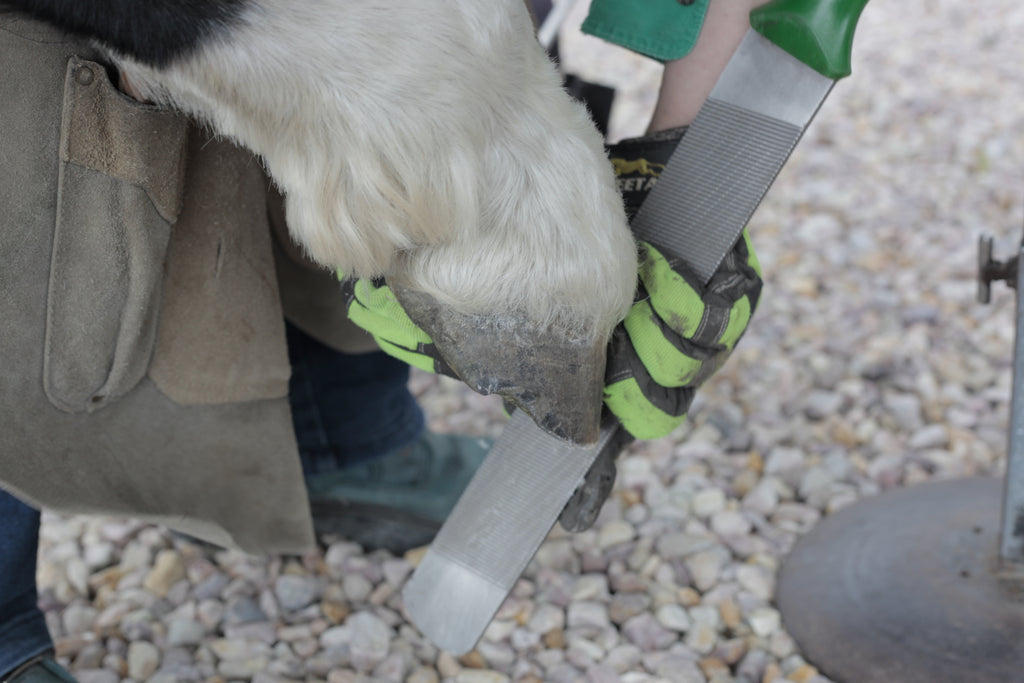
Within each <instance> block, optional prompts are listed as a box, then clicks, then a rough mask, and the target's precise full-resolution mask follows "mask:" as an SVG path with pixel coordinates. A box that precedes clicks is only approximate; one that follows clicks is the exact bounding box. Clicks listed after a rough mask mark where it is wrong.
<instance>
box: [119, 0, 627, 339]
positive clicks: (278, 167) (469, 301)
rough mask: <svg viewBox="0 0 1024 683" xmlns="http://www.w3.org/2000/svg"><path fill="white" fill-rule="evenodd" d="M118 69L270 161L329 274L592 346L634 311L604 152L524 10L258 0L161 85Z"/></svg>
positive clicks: (475, 4)
mask: <svg viewBox="0 0 1024 683" xmlns="http://www.w3.org/2000/svg"><path fill="white" fill-rule="evenodd" d="M120 64H121V65H122V67H123V68H124V70H125V73H126V74H127V76H128V79H129V81H130V82H131V83H132V84H133V86H134V87H135V88H137V89H138V90H139V91H140V92H141V93H142V95H143V96H145V97H148V98H150V99H153V100H155V101H161V102H167V103H172V104H173V105H175V106H178V107H181V108H183V109H185V110H187V111H189V112H191V113H193V114H195V115H197V116H199V117H201V118H202V119H205V120H206V121H208V122H209V123H210V124H211V125H212V126H213V127H214V128H215V129H216V130H217V131H219V132H221V133H223V134H225V135H228V136H230V137H233V138H235V139H237V140H238V141H240V142H241V143H242V144H244V145H245V146H247V147H249V148H251V149H252V150H254V151H255V152H257V153H258V154H260V155H262V157H263V158H264V159H265V163H266V166H267V168H268V170H269V173H270V174H271V176H272V177H273V179H274V180H275V182H276V183H278V184H279V185H280V187H281V188H282V190H283V191H284V192H285V194H286V196H287V212H288V222H289V226H290V229H291V230H292V232H293V234H294V236H295V238H296V239H297V241H298V242H300V243H301V244H302V245H304V246H305V248H306V249H307V250H308V252H309V253H310V255H311V256H312V257H313V258H314V259H316V260H317V261H319V262H321V263H323V264H325V265H327V266H330V267H332V268H340V269H342V270H343V271H344V272H346V273H352V274H355V275H359V276H369V275H386V276H388V277H389V278H394V279H395V280H396V281H401V282H402V284H403V286H405V287H406V288H408V289H411V290H415V291H418V292H422V293H423V294H425V295H427V296H429V297H431V298H433V299H435V300H436V301H438V302H440V303H441V304H442V305H444V306H448V307H451V308H452V310H454V311H456V312H458V313H459V314H460V315H467V314H468V315H480V314H499V315H505V316H509V317H510V318H512V319H515V320H517V321H518V322H519V323H521V324H523V325H526V326H528V327H534V328H536V329H538V330H547V332H548V333H551V332H554V333H556V334H559V335H563V336H565V337H567V338H572V339H574V340H575V341H577V342H578V341H580V340H590V341H591V342H593V343H594V344H596V345H601V346H603V344H604V343H605V341H606V339H607V336H608V334H609V333H610V331H611V329H612V327H613V326H614V324H615V323H616V322H618V321H619V320H621V319H622V317H623V316H624V315H625V313H626V312H627V310H628V309H629V306H630V303H631V301H632V297H633V294H634V289H635V280H636V257H635V249H634V243H633V239H632V236H631V234H630V232H629V229H628V226H627V223H626V219H625V216H624V213H623V209H622V203H621V200H620V198H619V196H618V193H617V191H616V188H615V184H614V178H613V174H612V170H611V167H610V165H609V164H608V162H607V159H606V158H605V155H604V150H603V141H602V140H601V137H600V135H599V134H598V132H597V131H596V130H595V129H594V127H593V125H592V123H591V122H590V120H589V119H588V117H587V114H586V112H585V111H584V109H583V108H582V107H581V106H579V105H577V104H575V103H573V102H572V101H571V100H570V99H569V97H568V96H567V95H566V94H565V93H564V91H563V90H562V88H561V83H560V79H559V77H558V74H557V72H556V70H555V68H554V66H553V65H552V64H551V63H550V62H549V60H548V59H547V56H546V55H545V54H544V52H543V50H542V49H541V48H540V46H539V45H538V44H537V42H536V40H535V38H534V36H533V26H532V24H531V22H530V19H529V16H528V14H527V11H526V9H525V6H524V5H523V3H522V0H475V1H472V2H470V1H467V2H457V3H437V2H433V1H428V0H301V1H300V0H251V4H250V6H249V7H248V9H247V10H246V11H245V14H244V15H243V17H242V21H241V22H240V23H239V25H237V26H235V27H233V28H232V29H231V31H230V32H228V33H227V34H225V35H222V36H218V37H216V38H215V39H213V40H210V41H208V42H207V44H205V45H203V46H202V47H201V48H200V49H199V50H198V51H197V52H195V53H193V54H192V55H190V56H189V57H187V58H184V59H181V60H178V61H176V62H174V63H172V64H171V65H170V66H169V67H168V68H165V69H159V70H157V69H153V68H150V67H147V66H143V65H140V64H138V63H133V62H132V61H131V60H128V59H121V60H120ZM496 352H497V353H501V351H500V349H496Z"/></svg>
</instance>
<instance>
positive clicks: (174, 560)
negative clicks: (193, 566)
mask: <svg viewBox="0 0 1024 683" xmlns="http://www.w3.org/2000/svg"><path fill="white" fill-rule="evenodd" d="M184 578H185V563H184V562H183V561H182V559H181V555H179V554H178V553H177V551H174V550H161V551H160V552H159V553H157V556H156V561H155V562H154V563H153V569H152V570H151V571H150V572H149V573H148V574H147V575H146V580H145V581H143V583H142V585H143V586H144V587H145V588H146V589H147V590H148V591H149V592H151V593H153V594H154V595H157V596H160V597H163V596H165V595H167V592H168V591H169V590H171V586H173V585H174V584H175V583H177V582H178V581H181V580H182V579H184Z"/></svg>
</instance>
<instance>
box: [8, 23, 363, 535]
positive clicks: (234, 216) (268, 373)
mask: <svg viewBox="0 0 1024 683" xmlns="http://www.w3.org/2000/svg"><path fill="white" fill-rule="evenodd" d="M0 65H2V68H0V487H3V488H5V489H7V490H9V491H11V492H13V493H14V494H15V495H17V496H19V497H21V498H23V499H25V500H27V501H28V502H30V503H32V504H34V505H36V506H39V507H44V508H49V509H53V510H57V511H60V512H66V513H103V514H113V515H125V516H132V517H136V518H139V519H144V520H147V521H152V522H156V523H159V524H164V525H167V526H169V527H171V528H174V529H178V530H180V531H183V532H186V533H189V534H192V535H195V536H198V537H200V538H204V539H207V540H209V541H212V542H215V543H218V544H221V545H225V546H229V547H238V548H241V549H244V550H246V551H249V552H271V551H273V552H298V551H301V550H304V549H307V548H309V547H310V546H311V545H312V544H313V534H312V526H311V523H310V517H309V506H308V501H307V499H306V493H305V487H304V485H303V480H302V471H301V467H300V464H299V458H298V453H297V449H296V444H295V437H294V434H293V430H292V422H291V415H290V412H289V407H288V399H287V391H288V378H289V372H290V368H289V365H288V355H287V349H286V346H285V335H284V322H283V320H284V316H285V315H287V316H288V318H289V319H290V320H292V321H293V322H295V323H296V324H297V325H298V326H299V327H300V328H302V329H303V330H305V331H306V332H308V333H310V334H312V335H313V336H315V337H317V338H318V339H320V340H321V341H322V342H324V343H327V344H329V345H331V346H333V347H334V348H337V349H348V350H367V349H368V348H370V347H369V345H368V343H367V339H368V338H367V337H365V336H361V335H360V334H359V333H357V332H354V331H353V330H354V328H352V327H351V326H350V324H349V323H348V322H347V319H346V317H345V313H344V308H343V306H342V301H341V297H340V296H339V295H338V293H337V282H336V280H335V278H334V277H333V276H332V275H331V274H330V273H328V272H326V271H323V270H320V269H317V268H316V267H315V266H314V265H313V264H311V263H309V262H308V261H305V260H304V259H303V257H302V256H301V254H300V253H299V252H298V249H297V248H296V247H295V246H294V244H292V243H291V242H290V240H289V239H288V237H287V234H286V231H285V230H284V229H283V228H282V227H281V225H282V223H281V222H280V220H279V219H280V216H281V215H282V212H281V211H280V197H278V196H276V195H275V193H274V192H273V191H271V190H268V186H269V184H268V181H267V178H266V176H265V175H264V173H263V171H262V170H261V167H260V165H259V163H258V161H257V160H256V159H255V158H254V157H253V156H252V155H251V154H250V153H249V152H247V151H245V150H243V149H241V148H239V147H235V146H233V145H232V144H230V143H228V142H225V141H222V140H215V139H211V137H210V136H209V135H208V134H207V133H205V132H203V131H202V130H201V129H200V128H198V127H197V126H194V125H192V124H191V123H190V121H189V120H188V119H187V118H186V117H184V116H182V115H180V114H177V113H174V112H169V111H167V110H164V109H160V108H157V107H153V106H149V105H145V104H141V103H139V102H136V101H135V100H132V99H130V98H128V97H126V96H125V95H123V94H122V93H121V92H120V91H119V90H117V88H116V87H115V86H114V85H113V83H112V82H111V77H110V73H109V70H108V68H107V67H105V66H104V65H103V64H102V63H101V62H100V57H99V55H98V54H97V53H96V51H95V50H93V49H92V48H91V47H89V45H88V44H87V43H86V42H85V41H82V40H78V39H74V38H70V37H68V36H66V35H64V34H62V33H60V32H58V31H56V30H55V29H53V28H50V27H49V26H47V25H45V24H41V23H39V22H35V21H32V20H30V19H27V18H26V17H25V16H24V15H20V14H17V13H15V12H12V11H10V10H6V9H4V7H3V5H2V4H0ZM275 264H276V267H275ZM282 302H283V305H282Z"/></svg>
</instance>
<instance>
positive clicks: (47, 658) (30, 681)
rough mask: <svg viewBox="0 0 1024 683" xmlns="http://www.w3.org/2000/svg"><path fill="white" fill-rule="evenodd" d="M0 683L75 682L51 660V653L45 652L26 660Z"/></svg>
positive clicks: (3, 677)
mask: <svg viewBox="0 0 1024 683" xmlns="http://www.w3.org/2000/svg"><path fill="white" fill-rule="evenodd" d="M0 683H76V681H75V679H74V678H72V677H71V674H69V673H68V672H67V671H65V670H64V668H63V667H62V666H61V665H60V664H58V663H57V662H55V661H53V653H52V652H46V653H43V654H41V655H39V656H37V657H33V658H32V659H30V660H28V661H27V662H25V663H24V664H22V665H21V666H19V667H18V668H16V669H15V670H14V671H12V672H10V673H9V674H7V675H6V676H2V677H0Z"/></svg>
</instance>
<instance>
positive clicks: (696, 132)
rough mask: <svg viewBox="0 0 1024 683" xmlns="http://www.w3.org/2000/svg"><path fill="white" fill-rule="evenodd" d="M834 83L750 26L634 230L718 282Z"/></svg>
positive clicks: (647, 200) (674, 155) (651, 194)
mask: <svg viewBox="0 0 1024 683" xmlns="http://www.w3.org/2000/svg"><path fill="white" fill-rule="evenodd" d="M834 83H835V81H834V80H832V79H831V78H828V77H827V76H823V75H822V74H820V73H818V72H817V71H815V70H814V69H811V68H810V67H808V66H807V65H806V64H804V63H803V62H801V61H800V60H798V59H797V58H796V57H793V56H792V55H790V54H789V53H787V52H785V51H783V50H781V49H780V48H778V47H777V46H775V45H774V44H773V43H771V42H770V41H769V40H768V39H767V38H765V37H763V36H761V35H760V34H759V33H757V32H756V31H753V30H750V31H747V34H746V36H745V37H744V38H743V42H742V43H740V46H739V48H737V50H736V53H735V54H734V55H733V57H732V59H731V60H730V61H729V65H728V66H727V67H726V69H725V71H724V72H722V75H721V77H720V78H719V79H718V82H717V83H716V85H715V87H714V89H713V90H712V91H711V94H710V95H709V96H708V99H707V101H706V102H705V103H704V105H703V106H702V107H701V109H700V112H698V114H697V117H696V119H695V120H694V122H693V124H692V125H691V126H690V129H689V130H688V131H687V132H686V135H684V136H683V139H682V140H680V141H679V146H678V147H677V148H676V151H675V153H674V154H673V155H672V158H671V159H669V162H668V164H667V165H666V167H665V170H664V171H663V172H662V174H661V176H660V177H659V178H658V184H657V185H656V186H655V188H654V189H653V190H652V191H651V193H650V194H649V195H648V196H647V198H646V199H644V203H643V205H642V206H641V207H640V211H639V212H638V213H637V215H636V218H634V219H633V229H634V231H635V232H636V233H637V235H638V236H639V237H641V239H646V240H649V241H651V242H653V243H655V244H657V245H658V246H661V247H664V248H666V249H668V251H669V252H670V253H673V254H678V255H679V256H681V257H682V258H684V259H685V260H686V262H687V263H688V264H689V265H690V266H692V267H693V268H694V269H695V270H696V271H697V273H699V274H700V276H701V278H702V280H703V281H704V282H707V281H708V280H709V279H711V276H712V275H713V274H714V272H715V271H716V270H717V269H718V266H719V264H720V263H721V262H722V259H723V258H725V255H726V254H728V253H729V251H730V250H731V249H732V246H733V245H734V244H735V243H736V240H737V239H738V238H739V236H740V233H741V232H742V231H743V227H744V226H745V225H746V224H747V221H749V220H750V217H751V215H753V213H754V210H755V209H756V208H757V206H758V204H760V203H761V199H762V198H763V197H764V195H765V193H766V192H767V191H768V187H769V186H770V185H771V184H772V181H774V180H775V176H777V175H778V173H779V170H780V169H781V168H782V165H783V164H784V163H786V159H788V158H789V155H790V152H792V151H793V148H794V147H795V146H796V143H797V141H799V140H800V136H801V135H803V132H804V130H805V129H806V128H807V125H808V124H809V123H810V121H811V119H812V118H813V117H814V114H815V112H817V111H818V107H820V106H821V103H822V102H823V101H824V99H825V97H826V96H827V95H828V93H829V91H830V90H831V89H832V85H833V84H834Z"/></svg>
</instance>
